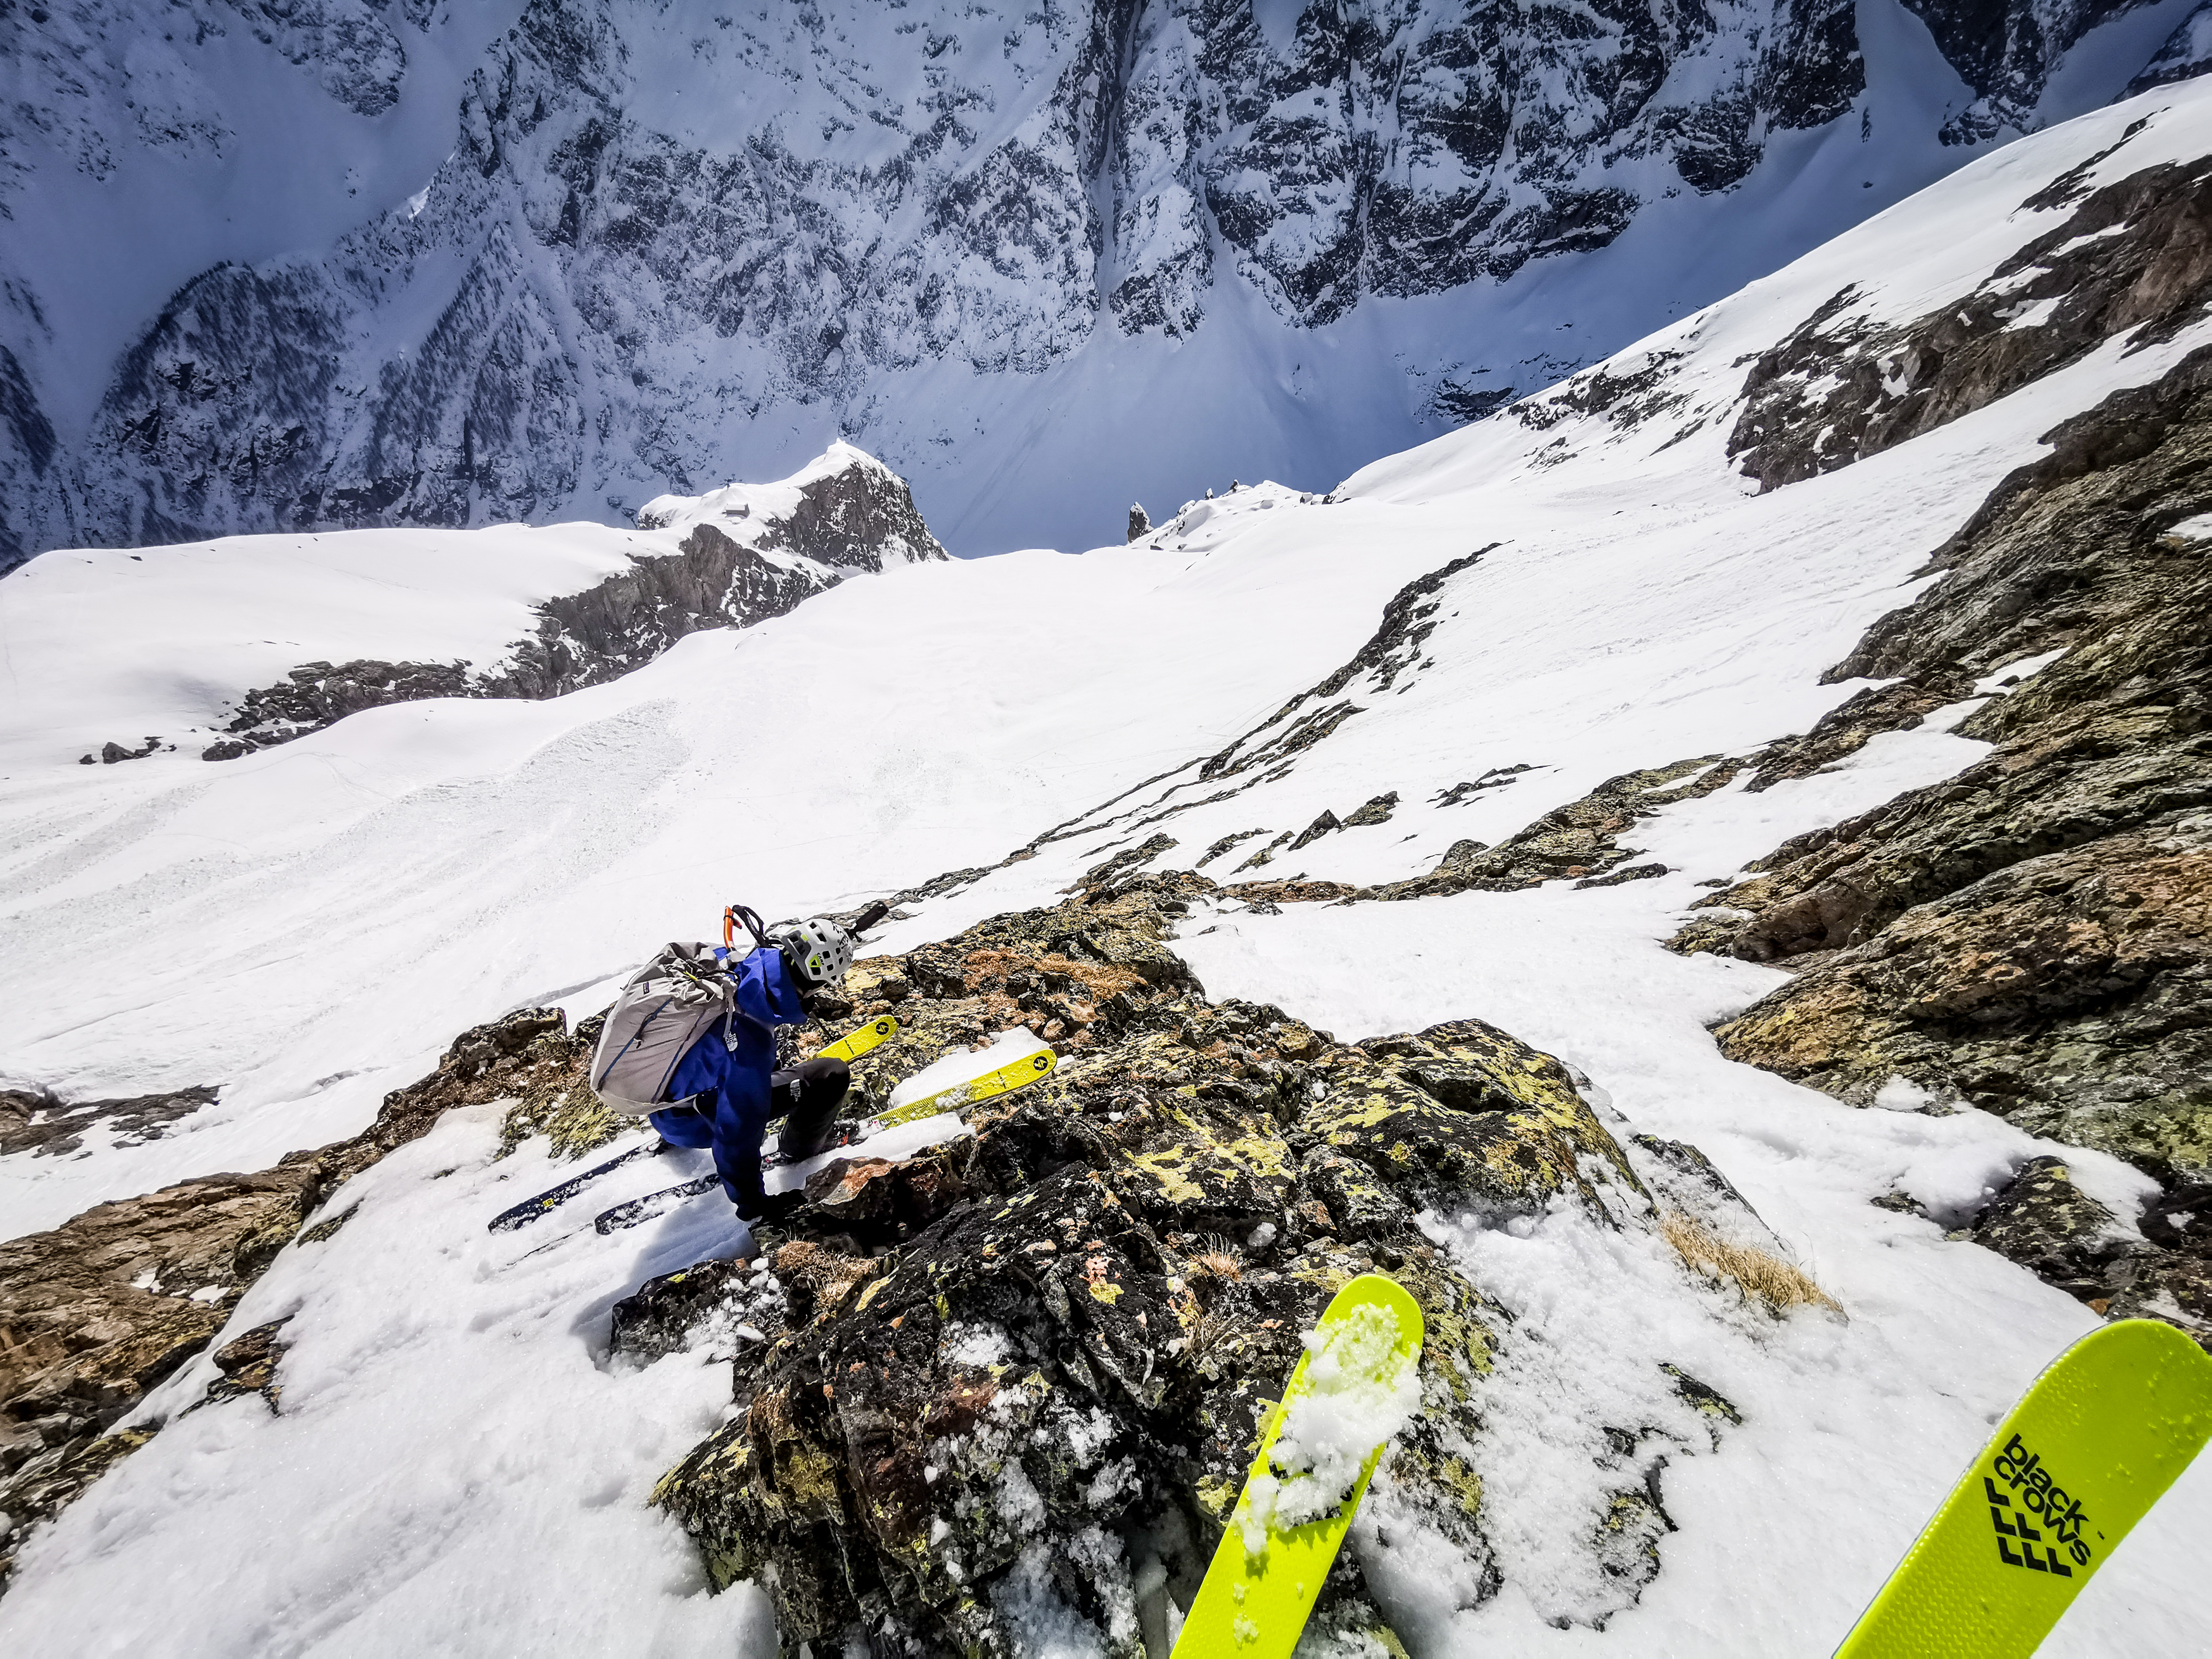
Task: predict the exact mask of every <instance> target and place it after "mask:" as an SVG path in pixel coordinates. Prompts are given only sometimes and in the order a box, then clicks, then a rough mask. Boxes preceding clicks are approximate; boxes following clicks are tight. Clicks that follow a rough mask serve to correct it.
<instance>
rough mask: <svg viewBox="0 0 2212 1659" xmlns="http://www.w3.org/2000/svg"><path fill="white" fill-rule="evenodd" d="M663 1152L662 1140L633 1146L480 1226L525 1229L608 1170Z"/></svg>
mask: <svg viewBox="0 0 2212 1659" xmlns="http://www.w3.org/2000/svg"><path fill="white" fill-rule="evenodd" d="M667 1150H668V1146H667V1143H666V1142H665V1141H657V1142H655V1143H654V1144H653V1145H652V1146H633V1147H631V1148H630V1149H629V1151H628V1152H624V1153H623V1154H622V1155H621V1156H619V1157H617V1158H609V1159H608V1160H607V1161H606V1162H605V1163H604V1164H599V1165H597V1166H596V1167H594V1168H592V1169H589V1170H585V1171H584V1173H583V1174H581V1175H580V1176H569V1177H568V1180H566V1181H564V1182H562V1183H561V1184H560V1185H559V1186H557V1187H551V1188H547V1189H546V1190H545V1191H544V1192H542V1193H540V1194H538V1196H537V1197H535V1198H526V1199H524V1200H522V1202H521V1203H520V1204H516V1205H512V1206H509V1207H507V1209H504V1210H501V1212H499V1213H498V1214H497V1215H495V1216H494V1217H493V1218H491V1219H490V1220H489V1221H488V1222H486V1223H485V1224H484V1226H485V1228H486V1229H487V1230H488V1231H491V1232H495V1233H511V1232H513V1231H514V1230H515V1229H516V1228H517V1227H526V1226H528V1225H530V1224H531V1223H532V1222H533V1221H535V1220H537V1219H538V1218H539V1217H540V1216H547V1215H550V1214H552V1213H553V1212H554V1211H556V1210H557V1209H559V1208H560V1207H561V1206H562V1205H563V1204H566V1203H567V1202H568V1200H570V1199H572V1198H574V1197H575V1195H576V1194H578V1193H580V1192H582V1191H583V1190H584V1188H586V1187H588V1186H590V1185H591V1184H592V1182H594V1181H597V1180H598V1179H599V1177H600V1176H603V1175H605V1174H606V1173H607V1172H608V1171H609V1170H619V1169H620V1168H622V1166H623V1164H629V1163H632V1162H634V1161H635V1160H636V1159H638V1158H650V1157H653V1156H656V1155H657V1154H659V1153H661V1152H666V1151H667Z"/></svg>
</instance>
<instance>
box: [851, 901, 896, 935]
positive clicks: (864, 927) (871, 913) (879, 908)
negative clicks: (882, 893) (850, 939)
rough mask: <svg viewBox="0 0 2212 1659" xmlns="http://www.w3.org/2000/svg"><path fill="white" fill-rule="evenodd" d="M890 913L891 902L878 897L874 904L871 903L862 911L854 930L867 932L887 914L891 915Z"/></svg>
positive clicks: (855, 922)
mask: <svg viewBox="0 0 2212 1659" xmlns="http://www.w3.org/2000/svg"><path fill="white" fill-rule="evenodd" d="M890 913H891V907H890V902H889V901H888V900H885V899H878V900H877V901H876V902H874V903H873V904H871V905H870V906H869V907H868V908H866V909H865V910H863V911H861V912H860V915H859V916H858V917H857V918H856V919H855V920H854V923H853V931H854V933H866V932H867V931H868V929H869V928H871V927H874V926H875V925H876V924H877V923H878V922H879V921H882V920H883V919H884V917H885V916H887V915H890Z"/></svg>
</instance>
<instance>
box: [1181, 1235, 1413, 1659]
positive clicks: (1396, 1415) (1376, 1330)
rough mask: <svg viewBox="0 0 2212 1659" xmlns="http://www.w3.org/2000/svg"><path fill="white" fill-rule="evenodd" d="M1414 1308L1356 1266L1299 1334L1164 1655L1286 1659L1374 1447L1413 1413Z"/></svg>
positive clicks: (1348, 1521) (1368, 1472)
mask: <svg viewBox="0 0 2212 1659" xmlns="http://www.w3.org/2000/svg"><path fill="white" fill-rule="evenodd" d="M1421 1336H1422V1328H1421V1310H1420V1306H1419V1304H1418V1303H1416V1302H1415V1301H1414V1300H1413V1297H1411V1296H1409V1295H1407V1292H1406V1289H1405V1287H1404V1286H1403V1285H1400V1284H1399V1283H1398V1282H1397V1281H1396V1280H1395V1279H1386V1278H1384V1277H1383V1275H1382V1274H1380V1273H1362V1274H1361V1275H1360V1276H1359V1277H1358V1278H1357V1279H1353V1280H1352V1282H1351V1283H1350V1284H1348V1285H1346V1286H1345V1287H1344V1288H1343V1289H1342V1290H1340V1291H1338V1292H1337V1293H1336V1297H1335V1299H1334V1300H1333V1301H1332V1302H1330V1304H1328V1311H1327V1312H1326V1313H1324V1314H1322V1316H1321V1322H1320V1323H1319V1324H1317V1325H1316V1326H1315V1327H1314V1328H1313V1330H1312V1331H1311V1332H1310V1334H1308V1335H1307V1337H1306V1352H1305V1354H1304V1357H1303V1358H1300V1359H1299V1361H1298V1368H1297V1370H1294V1371H1292V1372H1291V1383H1290V1387H1288V1388H1287V1389H1284V1390H1283V1399H1282V1403H1281V1404H1280V1405H1279V1406H1277V1407H1275V1409H1274V1410H1273V1412H1272V1413H1269V1414H1268V1418H1267V1424H1266V1426H1265V1427H1263V1428H1262V1429H1261V1433H1260V1455H1259V1456H1258V1457H1257V1458H1255V1460H1254V1461H1253V1463H1252V1472H1251V1474H1249V1476H1247V1477H1246V1479H1245V1481H1244V1490H1243V1492H1242V1493H1241V1494H1239V1496H1238V1498H1237V1507H1236V1509H1235V1510H1233V1511H1232V1512H1231V1515H1230V1517H1229V1527H1228V1529H1227V1530H1226V1531H1225V1532H1224V1533H1223V1534H1221V1544H1220V1547H1219V1548H1218V1549H1216V1550H1215V1551H1214V1553H1213V1562H1212V1565H1211V1566H1209V1567H1208V1568H1207V1569H1206V1580H1205V1582H1204V1583H1201V1584H1200V1586H1199V1589H1198V1595H1197V1596H1196V1598H1195V1599H1194V1600H1193V1601H1192V1602H1191V1604H1190V1613H1189V1614H1188V1617H1186V1618H1185V1619H1184V1620H1183V1624H1182V1634H1181V1635H1180V1636H1178V1637H1177V1638H1176V1645H1175V1656H1176V1659H1290V1656H1291V1650H1293V1649H1295V1648H1296V1647H1297V1644H1298V1638H1300V1637H1301V1636H1303V1635H1304V1633H1305V1628H1306V1618H1307V1615H1308V1614H1310V1613H1312V1612H1313V1604H1314V1598H1315V1597H1316V1596H1318V1595H1320V1594H1321V1586H1322V1580H1323V1579H1325V1578H1327V1577H1328V1570H1329V1566H1330V1565H1331V1564H1332V1563H1334V1561H1335V1559H1336V1552H1337V1550H1338V1548H1339V1547H1340V1546H1341V1545H1342V1544H1343V1542H1344V1535H1345V1534H1346V1533H1347V1532H1349V1531H1350V1530H1351V1529H1352V1515H1353V1513H1354V1512H1355V1511H1356V1510H1358V1508H1359V1500H1360V1499H1361V1498H1363V1497H1364V1496H1365V1495H1366V1492H1367V1482H1368V1480H1369V1479H1370V1477H1371V1476H1372V1475H1373V1474H1374V1473H1375V1465H1376V1462H1377V1461H1379V1460H1380V1459H1381V1457H1382V1455H1383V1448H1384V1447H1385V1446H1387V1445H1389V1443H1390V1439H1391V1437H1392V1436H1394V1435H1395V1434H1396V1433H1397V1431H1398V1430H1399V1428H1400V1427H1401V1426H1402V1425H1403V1423H1404V1421H1405V1419H1406V1418H1407V1416H1409V1415H1411V1413H1413V1411H1414V1410H1416V1409H1418V1407H1419V1390H1418V1387H1417V1385H1416V1383H1415V1380H1414V1372H1415V1370H1416V1369H1417V1367H1418V1366H1419V1363H1420V1358H1421Z"/></svg>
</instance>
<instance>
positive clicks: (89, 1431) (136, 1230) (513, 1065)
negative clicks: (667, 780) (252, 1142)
mask: <svg viewBox="0 0 2212 1659" xmlns="http://www.w3.org/2000/svg"><path fill="white" fill-rule="evenodd" d="M597 1036H598V1030H597V1027H596V1023H595V1022H592V1021H586V1022H585V1024H584V1025H583V1026H582V1027H581V1028H580V1029H579V1030H577V1031H576V1032H575V1033H574V1034H573V1035H572V1034H570V1033H569V1032H568V1030H567V1026H566V1021H565V1020H564V1019H563V1018H562V1016H561V1015H560V1014H559V1013H558V1012H555V1011H553V1010H550V1009H539V1008H531V1009H524V1010H522V1011H521V1012H518V1013H514V1014H510V1015H508V1016H507V1018H505V1019H502V1020H500V1021H498V1022H496V1023H495V1024H491V1025H487V1026H480V1027H478V1028H477V1029H476V1030H471V1031H467V1032H465V1033H463V1034H462V1036H460V1037H459V1038H458V1039H457V1040H456V1041H455V1042H454V1044H453V1048H450V1049H449V1050H447V1054H445V1056H444V1058H443V1059H442V1060H440V1062H439V1065H438V1068H437V1070H436V1071H435V1072H434V1073H431V1075H430V1076H428V1077H427V1078H425V1079H422V1081H421V1082H419V1083H416V1084H414V1085H410V1086H409V1087H407V1088H405V1089H399V1090H395V1091H392V1093H391V1094H389V1095H387V1096H386V1097H385V1100H384V1103H383V1106H382V1108H381V1109H380V1111H379V1112H378V1114H377V1117H376V1121H374V1123H372V1124H371V1125H370V1126H369V1127H368V1128H367V1129H365V1130H363V1131H362V1133H360V1134H358V1135H356V1136H355V1137H353V1138H352V1139H349V1140H343V1141H339V1142H337V1143H336V1144H334V1145H332V1146H325V1147H321V1148H319V1149H318V1150H316V1151H313V1152H294V1153H291V1154H290V1155H289V1156H288V1157H286V1158H284V1159H283V1161H282V1162H281V1163H280V1164H278V1165H277V1166H276V1168H275V1169H273V1170H262V1171H260V1172H258V1174H253V1175H218V1176H204V1177H203V1178H201V1179H199V1180H197V1181H187V1182H181V1183H179V1185H177V1186H173V1187H167V1188H162V1189H161V1191H159V1192H155V1193H149V1194H146V1195H145V1196H143V1197H141V1198H131V1199H124V1200H118V1202H115V1203H112V1204H102V1205H99V1206H95V1207H94V1208H93V1209H90V1210H88V1211H86V1212H84V1213H83V1214H82V1215H80V1216H77V1217H76V1218H74V1219H72V1220H70V1221H69V1222H67V1223H65V1224H64V1225H62V1226H60V1227H58V1228H55V1229H53V1230H52V1231H48V1232H43V1233H33V1234H30V1235H28V1236H27V1237H21V1238H16V1239H12V1240H10V1241H9V1242H7V1243H0V1589H5V1588H6V1583H7V1578H8V1574H9V1567H10V1565H11V1563H12V1562H13V1559H14V1556H15V1549H16V1547H18V1546H19V1545H20V1544H21V1541H22V1539H23V1536H24V1535H25V1532H26V1530H27V1528H30V1527H31V1526H33V1525H34V1524H36V1523H37V1522H41V1521H44V1520H46V1519H48V1518H49V1517H51V1516H52V1515H54V1514H55V1513H56V1512H57V1511H58V1510H60V1509H62V1508H63V1507H64V1505H66V1504H68V1503H69V1502H70V1500H71V1499H73V1498H76V1495H77V1494H78V1493H79V1492H82V1491H83V1490H84V1488H85V1487H86V1486H89V1485H90V1484H91V1483H92V1482H93V1481H94V1480H96V1479H98V1478H99V1476H100V1474H102V1473H104V1472H105V1471H106V1470H107V1469H108V1468H112V1466H113V1465H114V1464H115V1463H116V1462H118V1461H119V1460H120V1459H121V1458H123V1457H125V1456H127V1455H129V1454H130V1453H131V1452H132V1451H134V1450H136V1449H137V1448H138V1447H140V1446H143V1444H145V1443H146V1442H147V1441H148V1440H149V1439H151V1438H152V1437H153V1436H154V1433H155V1430H156V1429H157V1428H158V1427H159V1425H141V1426H134V1427H131V1428H128V1429H123V1430H118V1431H113V1432H110V1430H111V1429H112V1427H113V1425H115V1424H116V1423H118V1421H119V1420H120V1419H123V1418H124V1417H125V1416H126V1415H128V1414H129V1413H131V1411H132V1410H133V1409H134V1408H135V1407H137V1405H138V1404H139V1403H140V1402H141V1401H143V1399H144V1398H145V1396H146V1395H147V1393H148V1392H149V1390H151V1389H153V1388H154V1387H155V1386H156V1385H157V1384H158V1383H161V1382H162V1381H163V1380H164V1379H165V1378H167V1377H168V1376H170V1375H171V1374H172V1373H173V1372H174V1371H175V1370H177V1369H178V1368H179V1366H181V1365H182V1364H184V1363H185V1361H186V1360H188V1359H190V1358H191V1357H192V1356H193V1355H195V1354H197V1353H198V1352H200V1351H201V1350H202V1349H204V1348H205V1347H206V1346H208V1344H209V1343H210V1341H212V1340H214V1338H215V1336H216V1334H217V1333H218V1332H219V1331H221V1330H222V1328H223V1326H224V1324H225V1323H226V1322H228V1319H229V1317H230V1314H231V1310H233V1309H234V1308H235V1307H236V1306H237V1305H238V1301H239V1298H240V1297H241V1296H243V1295H244V1294H245V1292H246V1287H247V1286H248V1285H252V1283H253V1281H254V1280H255V1279H258V1278H259V1277H260V1275H261V1273H262V1272H263V1270H264V1269H265V1268H266V1267H268V1266H269V1264H270V1261H273V1260H274V1259H275V1258H276V1254H277V1252H278V1251H280V1250H282V1249H284V1247H285V1246H286V1245H287V1244H289V1243H291V1242H292V1241H293V1239H294V1238H295V1237H297V1238H299V1239H300V1241H301V1243H303V1244H307V1245H313V1244H315V1243H319V1242H321V1241H322V1240H324V1239H326V1238H328V1237H331V1235H332V1234H334V1233H335V1232H337V1230H338V1229H339V1228H340V1227H342V1226H343V1225H344V1224H345V1221H346V1219H347V1217H348V1215H349V1213H350V1212H349V1211H347V1210H346V1209H345V1208H344V1207H343V1200H341V1201H340V1203H339V1205H338V1206H337V1213H336V1214H334V1215H332V1216H331V1217H330V1218H328V1219H325V1220H324V1221H321V1222H319V1223H317V1224H316V1225H313V1226H312V1227H308V1228H307V1230H306V1231H304V1232H302V1231H301V1224H302V1223H303V1222H305V1221H307V1219H308V1218H309V1217H311V1216H312V1215H313V1213H314V1212H315V1211H316V1209H317V1208H318V1206H321V1205H323V1204H324V1202H325V1200H326V1199H327V1198H328V1197H329V1196H330V1195H331V1194H332V1193H334V1192H335V1191H336V1190H337V1188H338V1187H339V1186H340V1185H341V1183H343V1182H344V1181H345V1180H346V1179H347V1177H349V1176H353V1175H356V1174H358V1173H359V1172H360V1171H362V1170H365V1169H368V1167H369V1166H370V1165H372V1164H375V1163H376V1162H377V1161H378V1160H379V1159H380V1158H384V1157H385V1156H386V1154H388V1153H390V1152H392V1151H394V1150H395V1149H396V1148H398V1147H399V1146H404V1145H406V1144H407V1143H408V1142H409V1141H411V1140H414V1139H418V1138H419V1137H421V1136H422V1135H424V1134H426V1133H428V1132H429V1130H430V1128H431V1127H432V1126H433V1125H435V1123H436V1121H438V1118H439V1117H440V1116H441V1115H442V1114H443V1113H444V1112H446V1111H447V1110H448V1109H451V1108H453V1107H454V1106H462V1105H480V1104H483V1103H486V1102H489V1101H497V1100H507V1101H513V1103H514V1104H513V1106H512V1107H510V1109H509V1111H508V1116H507V1125H508V1135H509V1143H510V1144H512V1143H513V1141H514V1140H519V1139H520V1138H521V1137H522V1136H523V1135H525V1134H528V1133H546V1134H548V1135H550V1137H551V1138H552V1140H553V1143H554V1145H555V1146H558V1147H562V1148H564V1149H574V1150H586V1149H588V1148H590V1147H592V1146H599V1145H600V1144H602V1143H603V1142H604V1141H605V1140H607V1139H611V1138H612V1137H613V1135H614V1133H616V1131H617V1127H620V1126H621V1125H622V1124H623V1123H624V1122H626V1121H627V1120H616V1119H613V1118H611V1117H610V1116H609V1115H608V1114H607V1113H606V1112H605V1110H604V1109H602V1108H600V1107H599V1104H598V1103H597V1101H596V1100H594V1099H593V1098H592V1095H591V1091H590V1090H589V1089H588V1088H586V1087H585V1086H584V1071H585V1067H586V1063H587V1061H588V1060H589V1057H590V1054H591V1049H592V1042H593V1040H594V1039H595V1038H596V1037H597ZM213 1097H214V1091H212V1090H204V1089H192V1090H185V1091H179V1093H177V1094H174V1095H166V1096H161V1095H157V1096H148V1097H142V1098H139V1099H136V1100H130V1101H104V1102H88V1103H82V1104H80V1105H78V1106H75V1107H69V1108H60V1107H56V1106H55V1105H54V1104H53V1103H51V1102H48V1101H46V1099H45V1097H37V1096H27V1095H22V1094H20V1093H10V1094H8V1095H4V1096H0V1125H4V1124H8V1123H9V1121H10V1120H11V1119H15V1120H16V1121H15V1125H14V1127H10V1128H9V1129H8V1131H7V1137H8V1138H7V1139H6V1140H5V1142H4V1143H0V1152H13V1151H20V1150H23V1149H24V1148H25V1147H26V1146H29V1147H30V1149H32V1150H34V1151H57V1152H58V1151H63V1150H65V1149H66V1146H65V1140H66V1137H67V1136H68V1135H70V1134H72V1133H76V1132H78V1131H81V1130H82V1128H83V1127H87V1126H88V1125H89V1124H91V1123H93V1122H94V1121H104V1122H106V1123H107V1124H108V1125H110V1126H111V1127H116V1128H118V1129H119V1130H120V1131H121V1132H123V1133H126V1134H127V1133H138V1134H140V1135H142V1136H143V1135H151V1134H158V1133H161V1124H162V1123H163V1122H165V1121H168V1120H170V1119H173V1117H175V1116H177V1115H180V1114H181V1113H183V1112H185V1111H188V1110H191V1109H195V1108H197V1107H198V1106H200V1105H204V1104H206V1103H208V1102H210V1101H211V1100H212V1098H213ZM57 1137H60V1139H57ZM282 1324H283V1321H281V1320H279V1321H276V1322H271V1323H270V1324H267V1325H263V1326H258V1327H256V1328H254V1329H253V1330H251V1331H248V1332H246V1333H244V1334H241V1335H240V1336H239V1337H237V1338H235V1339H234V1340H232V1341H231V1342H229V1343H227V1344H226V1345H224V1347H223V1349H222V1352H219V1353H218V1354H217V1355H216V1367H217V1369H218V1370H219V1371H220V1372H221V1374H222V1375H221V1376H220V1378H219V1380H218V1381H217V1382H216V1383H213V1384H212V1385H210V1389H209V1391H208V1394H207V1395H206V1396H205V1400H206V1401H207V1402H210V1403H212V1402H214V1401H222V1400H228V1399H234V1398H238V1397H240V1396H241V1395H247V1394H255V1395H260V1396H261V1397H262V1398H264V1400H265V1401H268V1403H269V1405H270V1407H271V1408H272V1409H274V1408H276V1407H277V1405H278V1404H279V1401H280V1393H279V1390H278V1388H277V1386H276V1380H275V1368H276V1362H277V1359H278V1358H279V1357H280V1356H281V1353H282V1350H283V1343H282V1338H281V1330H280V1328H281V1326H282Z"/></svg>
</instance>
